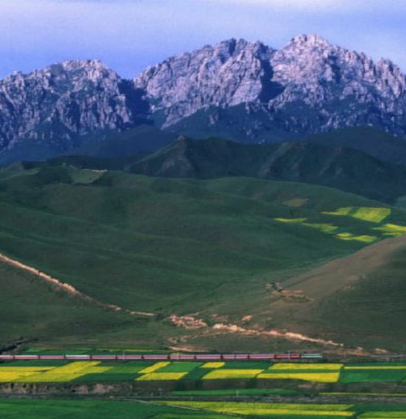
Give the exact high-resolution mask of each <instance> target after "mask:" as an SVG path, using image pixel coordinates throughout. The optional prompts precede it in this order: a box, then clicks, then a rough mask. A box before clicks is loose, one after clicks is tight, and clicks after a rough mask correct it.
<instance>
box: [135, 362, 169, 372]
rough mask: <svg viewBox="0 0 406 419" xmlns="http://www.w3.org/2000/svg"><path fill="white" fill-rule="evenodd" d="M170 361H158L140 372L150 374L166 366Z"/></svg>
mask: <svg viewBox="0 0 406 419" xmlns="http://www.w3.org/2000/svg"><path fill="white" fill-rule="evenodd" d="M169 364H170V362H157V363H156V364H154V365H151V366H150V367H147V368H144V369H143V370H141V371H139V373H140V374H149V373H151V372H154V371H157V370H159V369H160V368H163V367H166V366H167V365H169Z"/></svg>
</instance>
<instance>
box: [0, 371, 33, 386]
mask: <svg viewBox="0 0 406 419" xmlns="http://www.w3.org/2000/svg"><path fill="white" fill-rule="evenodd" d="M35 374H36V373H35V372H9V371H6V372H0V383H8V382H10V381H15V380H18V379H19V378H22V377H28V376H30V375H35Z"/></svg>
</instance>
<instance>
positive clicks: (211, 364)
mask: <svg viewBox="0 0 406 419" xmlns="http://www.w3.org/2000/svg"><path fill="white" fill-rule="evenodd" d="M224 365H225V362H206V363H205V364H203V365H202V366H201V367H200V368H210V369H215V368H221V367H224Z"/></svg>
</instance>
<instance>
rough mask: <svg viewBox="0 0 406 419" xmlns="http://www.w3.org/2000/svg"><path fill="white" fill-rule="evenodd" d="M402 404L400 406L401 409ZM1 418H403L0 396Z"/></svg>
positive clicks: (325, 410)
mask: <svg viewBox="0 0 406 419" xmlns="http://www.w3.org/2000/svg"><path fill="white" fill-rule="evenodd" d="M402 408H403V410H402ZM0 412H1V418H2V419H15V418H30V419H62V418H75V419H94V418H123V419H124V418H126V419H127V418H128V419H130V418H131V419H231V418H236V417H244V418H247V417H249V418H251V419H254V418H257V419H265V418H266V419H268V418H269V419H271V418H272V419H274V418H278V419H299V418H300V419H338V418H354V419H405V418H406V409H405V408H404V406H396V405H395V406H391V405H386V406H377V405H348V404H315V403H312V404H292V403H290V404H282V403H244V402H239V403H235V402H216V403H213V402H175V401H160V402H157V403H145V402H143V403H142V402H137V401H133V400H131V401H126V400H74V399H65V400H61V399H59V400H58V399H40V400H24V399H15V400H13V399H9V400H0Z"/></svg>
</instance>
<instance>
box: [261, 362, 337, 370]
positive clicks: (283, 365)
mask: <svg viewBox="0 0 406 419" xmlns="http://www.w3.org/2000/svg"><path fill="white" fill-rule="evenodd" d="M342 367H343V364H290V363H279V364H274V365H271V366H270V367H269V368H268V370H267V371H269V370H289V371H293V370H340V369H341V368H342Z"/></svg>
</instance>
